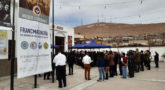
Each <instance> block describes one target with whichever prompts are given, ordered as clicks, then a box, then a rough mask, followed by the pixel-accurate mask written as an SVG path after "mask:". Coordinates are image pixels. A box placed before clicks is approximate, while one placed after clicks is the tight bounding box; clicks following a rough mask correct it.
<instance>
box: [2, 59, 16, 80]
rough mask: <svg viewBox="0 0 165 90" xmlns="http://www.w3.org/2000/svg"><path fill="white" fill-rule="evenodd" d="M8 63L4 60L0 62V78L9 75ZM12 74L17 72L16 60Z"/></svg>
mask: <svg viewBox="0 0 165 90" xmlns="http://www.w3.org/2000/svg"><path fill="white" fill-rule="evenodd" d="M10 64H11V63H10V61H9V60H7V59H5V60H2V59H1V60H0V77H2V76H8V75H10ZM14 67H15V68H14V72H15V73H16V72H17V60H15V63H14Z"/></svg>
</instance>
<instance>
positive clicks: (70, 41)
mask: <svg viewBox="0 0 165 90" xmlns="http://www.w3.org/2000/svg"><path fill="white" fill-rule="evenodd" d="M71 46H72V36H68V48H69V47H71Z"/></svg>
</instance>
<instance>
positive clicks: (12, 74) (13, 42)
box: [10, 0, 15, 90]
mask: <svg viewBox="0 0 165 90" xmlns="http://www.w3.org/2000/svg"><path fill="white" fill-rule="evenodd" d="M11 2H12V0H11ZM14 40H15V0H13V25H12V45H11V60H10V61H11V62H10V90H14V62H15V41H14Z"/></svg>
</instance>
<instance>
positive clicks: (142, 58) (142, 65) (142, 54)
mask: <svg viewBox="0 0 165 90" xmlns="http://www.w3.org/2000/svg"><path fill="white" fill-rule="evenodd" d="M140 59H141V71H144V53H143V50H142V51H141V54H140Z"/></svg>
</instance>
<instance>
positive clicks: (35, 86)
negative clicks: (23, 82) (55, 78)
mask: <svg viewBox="0 0 165 90" xmlns="http://www.w3.org/2000/svg"><path fill="white" fill-rule="evenodd" d="M34 88H37V75H34Z"/></svg>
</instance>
